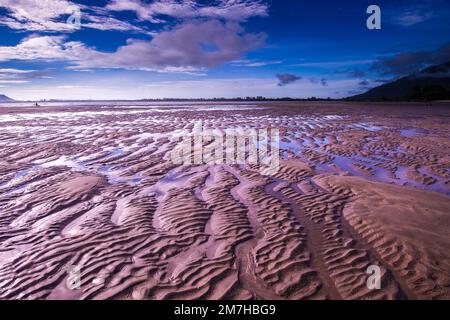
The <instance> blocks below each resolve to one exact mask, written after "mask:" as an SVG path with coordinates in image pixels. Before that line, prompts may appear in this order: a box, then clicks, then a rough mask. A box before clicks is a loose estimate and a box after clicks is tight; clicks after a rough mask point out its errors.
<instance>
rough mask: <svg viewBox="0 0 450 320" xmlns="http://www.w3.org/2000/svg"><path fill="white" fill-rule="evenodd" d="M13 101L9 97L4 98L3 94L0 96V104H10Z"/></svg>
mask: <svg viewBox="0 0 450 320" xmlns="http://www.w3.org/2000/svg"><path fill="white" fill-rule="evenodd" d="M12 101H14V99H11V98H10V97H7V96H5V95H4V94H0V102H12Z"/></svg>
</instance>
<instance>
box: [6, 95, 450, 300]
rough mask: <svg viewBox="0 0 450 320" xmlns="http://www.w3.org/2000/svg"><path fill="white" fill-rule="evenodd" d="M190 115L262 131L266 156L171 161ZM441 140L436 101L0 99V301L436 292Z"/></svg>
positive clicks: (449, 123)
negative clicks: (42, 103)
mask: <svg viewBox="0 0 450 320" xmlns="http://www.w3.org/2000/svg"><path fill="white" fill-rule="evenodd" d="M197 120H203V125H204V127H205V128H210V129H215V130H219V131H222V132H223V131H225V130H226V129H227V128H244V129H246V128H247V129H248V128H271V129H278V130H279V131H280V133H281V142H280V149H281V159H282V160H281V163H280V170H279V171H278V173H276V174H273V175H271V176H266V175H262V174H261V173H260V171H258V168H257V167H256V166H254V165H229V164H222V165H207V164H200V165H176V164H174V163H173V162H172V161H171V158H170V152H171V150H173V148H174V147H175V146H176V145H177V143H178V142H179V139H180V137H181V136H183V134H184V133H185V132H190V131H192V130H193V127H194V124H195V122H196V121H197ZM449 138H450V107H449V106H445V105H435V106H433V107H430V106H425V105H408V104H406V105H405V104H403V105H387V104H378V105H377V104H366V105H357V104H344V103H287V104H286V103H285V104H268V103H266V104H263V105H238V104H233V105H232V104H229V105H227V104H215V105H213V104H211V105H208V104H206V105H205V104H199V105H193V106H188V105H183V104H177V105H176V106H149V107H146V106H142V105H139V106H132V105H131V106H130V105H129V106H123V107H121V106H118V105H111V106H92V105H90V106H86V107H83V106H74V105H71V106H47V107H41V108H26V107H16V108H14V107H4V108H0V151H1V155H2V157H1V158H0V164H1V165H0V299H46V298H47V299H111V298H112V299H256V298H257V299H450V253H449V250H448V248H449V247H450V201H449V200H450V182H449V181H450V152H449V151H450V139H449ZM371 265H378V266H380V267H381V270H382V284H381V289H379V290H377V289H375V290H371V289H369V288H368V287H367V285H366V281H367V278H368V277H369V275H368V274H367V273H366V271H367V268H368V267H369V266H371ZM69 266H78V267H79V268H80V271H81V274H80V276H81V277H80V279H81V288H80V289H79V290H70V289H68V288H67V285H66V282H67V279H68V272H67V269H68V267H69Z"/></svg>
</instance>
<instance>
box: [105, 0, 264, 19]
mask: <svg viewBox="0 0 450 320" xmlns="http://www.w3.org/2000/svg"><path fill="white" fill-rule="evenodd" d="M106 8H107V9H109V10H112V11H133V12H135V13H136V15H137V17H138V18H139V19H140V20H148V21H151V22H153V23H160V22H163V21H164V20H162V18H161V16H170V17H175V18H181V19H185V18H199V17H208V18H216V19H217V18H219V19H226V20H236V21H242V20H246V19H248V18H249V17H255V16H267V11H268V7H267V5H266V4H264V3H263V2H262V1H257V0H252V1H249V0H220V1H218V2H216V3H215V5H214V6H211V5H210V6H208V5H205V4H199V3H198V1H193V0H184V1H177V0H161V1H154V2H151V3H146V2H143V1H141V0H112V2H111V3H110V4H108V5H107V7H106Z"/></svg>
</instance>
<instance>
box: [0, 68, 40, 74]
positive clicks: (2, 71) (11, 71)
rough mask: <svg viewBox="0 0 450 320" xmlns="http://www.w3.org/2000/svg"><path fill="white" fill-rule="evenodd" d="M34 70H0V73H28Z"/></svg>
mask: <svg viewBox="0 0 450 320" xmlns="http://www.w3.org/2000/svg"><path fill="white" fill-rule="evenodd" d="M35 71H36V70H22V69H12V68H9V69H0V73H30V72H35Z"/></svg>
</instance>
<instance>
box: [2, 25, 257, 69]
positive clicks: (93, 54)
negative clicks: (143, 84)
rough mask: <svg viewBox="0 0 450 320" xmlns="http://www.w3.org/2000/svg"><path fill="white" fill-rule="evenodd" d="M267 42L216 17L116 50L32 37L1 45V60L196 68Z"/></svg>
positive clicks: (89, 66)
mask: <svg viewBox="0 0 450 320" xmlns="http://www.w3.org/2000/svg"><path fill="white" fill-rule="evenodd" d="M264 41H265V35H264V34H248V33H244V31H243V30H242V28H241V27H240V26H239V24H237V23H224V22H220V21H217V20H210V21H203V22H198V21H197V22H188V23H184V24H181V25H178V26H177V27H175V28H174V29H172V30H167V31H163V32H161V33H159V34H156V35H155V36H154V37H153V38H152V39H151V40H148V41H145V40H136V39H130V40H128V42H127V44H126V45H124V46H121V47H119V48H118V49H117V50H116V51H115V52H113V53H106V52H100V51H97V50H96V49H95V48H91V47H87V46H86V45H84V44H83V43H81V42H78V41H66V37H64V36H30V37H27V38H25V39H23V40H22V41H21V42H20V43H19V44H18V45H16V46H3V47H0V61H9V60H47V61H55V60H56V61H67V62H69V64H70V68H72V69H83V70H84V69H93V68H121V69H130V70H147V71H161V72H196V71H202V70H205V69H207V68H211V67H214V66H217V65H220V64H223V63H225V62H229V61H232V60H235V59H239V58H241V57H242V55H243V54H244V53H245V52H247V51H249V50H253V49H256V48H258V47H260V46H262V45H263V44H264Z"/></svg>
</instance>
